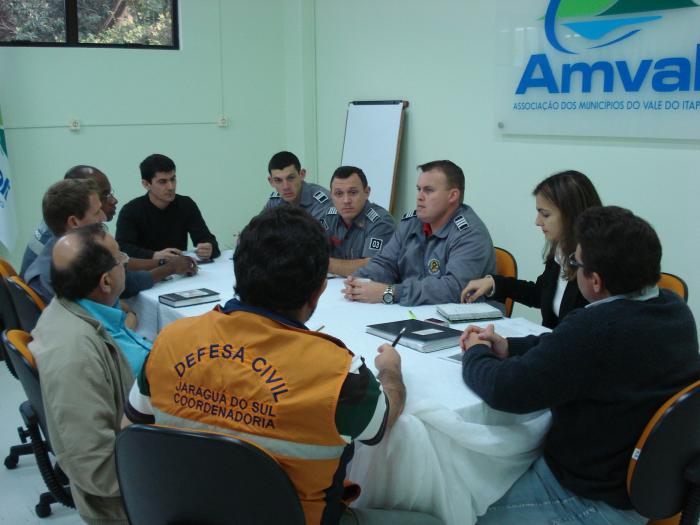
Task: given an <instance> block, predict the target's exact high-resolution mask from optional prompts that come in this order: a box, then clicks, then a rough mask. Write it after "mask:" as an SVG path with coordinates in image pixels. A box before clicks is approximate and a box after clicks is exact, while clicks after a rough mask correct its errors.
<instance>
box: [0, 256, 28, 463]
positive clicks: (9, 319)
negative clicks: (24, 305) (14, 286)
mask: <svg viewBox="0 0 700 525" xmlns="http://www.w3.org/2000/svg"><path fill="white" fill-rule="evenodd" d="M0 262H1V261H0ZM7 286H8V285H7V281H5V279H0V333H1V332H2V331H4V330H16V329H18V328H19V319H17V312H15V305H14V303H13V302H12V297H11V296H10V290H9V289H8V287H7ZM0 353H2V358H3V359H4V360H5V366H7V370H8V371H9V372H10V374H12V375H13V376H14V377H15V379H18V378H17V372H16V371H15V367H14V366H12V361H10V360H9V359H8V358H7V357H6V356H7V351H6V350H5V343H4V342H3V341H2V338H0ZM5 424H9V422H5ZM17 432H18V433H19V435H20V439H21V440H22V444H21V445H13V446H11V447H10V451H9V453H8V455H7V457H5V462H4V463H5V467H7V468H8V469H14V468H16V467H17V463H18V462H19V458H20V456H27V455H29V454H33V453H34V451H33V450H32V444H31V443H27V439H28V438H29V436H28V435H26V434H25V433H24V429H23V428H22V427H19V428H17Z"/></svg>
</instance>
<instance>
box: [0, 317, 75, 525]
mask: <svg viewBox="0 0 700 525" xmlns="http://www.w3.org/2000/svg"><path fill="white" fill-rule="evenodd" d="M31 340H32V338H31V336H30V335H29V334H28V333H27V332H24V331H22V330H5V331H4V332H3V333H2V341H3V343H4V344H5V348H6V349H7V356H8V358H9V359H10V360H11V361H12V364H13V366H14V368H15V370H16V372H17V377H18V379H19V381H20V383H21V384H22V388H23V389H24V393H25V394H26V395H27V401H25V402H24V403H22V404H21V405H20V407H19V411H20V414H21V415H22V419H23V420H24V424H25V428H24V429H19V432H20V437H21V438H22V439H23V441H24V440H26V438H27V437H28V438H29V441H30V444H31V447H32V451H33V452H34V457H35V458H36V464H37V466H38V467H39V472H41V477H42V478H43V480H44V483H45V484H46V487H47V488H48V489H49V491H48V492H44V493H42V494H41V495H40V496H39V503H37V505H36V506H35V508H34V509H35V511H36V514H37V516H39V517H40V518H45V517H46V516H48V515H50V514H51V504H52V503H62V504H63V505H65V506H67V507H71V508H74V507H75V505H74V504H73V498H72V496H71V493H70V488H69V487H68V486H67V485H68V478H67V477H66V475H65V474H64V473H63V471H62V470H61V469H60V467H59V466H58V464H56V465H54V464H53V463H52V462H51V458H49V452H50V451H51V444H50V442H49V439H48V432H47V431H46V416H45V414H44V403H43V400H42V395H41V385H40V384H39V374H38V372H37V369H36V362H35V361H34V356H33V355H32V353H31V352H30V351H29V348H28V347H27V345H28V344H29V342H30V341H31ZM42 436H43V437H42Z"/></svg>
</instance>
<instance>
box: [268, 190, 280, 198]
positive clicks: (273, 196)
mask: <svg viewBox="0 0 700 525" xmlns="http://www.w3.org/2000/svg"><path fill="white" fill-rule="evenodd" d="M279 197H280V194H279V192H278V191H273V192H272V193H270V198H271V199H279Z"/></svg>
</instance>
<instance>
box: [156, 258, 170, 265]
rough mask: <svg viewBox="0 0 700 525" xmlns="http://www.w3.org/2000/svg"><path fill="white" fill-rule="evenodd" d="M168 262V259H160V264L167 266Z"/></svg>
mask: <svg viewBox="0 0 700 525" xmlns="http://www.w3.org/2000/svg"><path fill="white" fill-rule="evenodd" d="M166 264H168V259H158V266H165V265H166Z"/></svg>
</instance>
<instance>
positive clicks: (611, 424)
mask: <svg viewBox="0 0 700 525" xmlns="http://www.w3.org/2000/svg"><path fill="white" fill-rule="evenodd" d="M574 232H575V236H576V241H577V243H578V246H577V248H576V252H575V253H573V254H571V257H570V259H569V261H570V263H571V265H572V266H573V267H575V268H576V269H577V270H576V281H577V284H578V287H579V289H580V290H581V294H582V295H583V296H584V297H585V298H586V300H588V301H589V302H590V304H589V305H588V306H586V307H585V308H579V309H577V310H575V311H573V312H571V313H570V314H568V315H567V316H566V318H564V319H563V320H562V321H561V322H560V323H559V325H557V327H556V328H555V329H554V331H553V332H552V333H551V334H544V335H542V336H539V337H535V336H530V337H523V338H508V339H505V338H503V337H501V336H500V335H498V334H496V333H494V330H493V325H489V326H488V327H487V328H485V329H482V328H477V327H473V326H470V327H469V328H467V329H466V330H465V332H464V334H463V335H462V347H463V348H464V349H465V350H466V352H465V353H464V356H463V359H462V375H463V378H464V381H465V383H466V384H467V386H469V388H471V389H472V390H473V391H474V392H476V393H477V394H478V395H479V396H481V397H482V399H484V401H486V402H487V403H488V404H489V405H490V406H491V407H493V408H495V409H498V410H504V411H506V412H514V413H526V412H533V411H536V410H543V409H549V410H551V412H552V427H551V428H550V430H549V433H548V434H547V437H546V439H545V443H544V450H543V456H542V457H541V458H540V459H539V460H537V461H536V462H535V463H534V464H533V466H531V467H530V469H529V470H528V471H527V472H526V473H525V474H523V476H522V477H521V478H520V479H519V480H518V481H516V482H515V484H514V485H513V487H511V489H510V490H509V491H508V492H507V493H506V494H505V496H503V497H502V498H501V499H500V500H499V501H497V502H496V503H494V504H493V505H492V506H491V507H490V508H489V510H488V511H487V512H486V514H485V515H484V516H482V517H481V518H479V525H494V524H498V525H511V524H515V523H569V524H572V525H576V524H583V523H615V524H640V525H641V524H643V523H646V519H645V518H643V517H642V516H640V515H639V514H638V513H637V512H635V510H634V509H633V508H632V505H631V503H630V500H629V498H628V496H627V490H626V486H625V481H626V473H627V465H628V463H629V461H630V457H631V456H632V451H633V449H634V446H635V443H636V442H637V440H638V439H639V437H640V435H641V433H642V431H643V429H644V427H645V425H646V423H647V422H648V421H649V420H650V419H651V417H652V416H653V414H654V413H655V412H656V410H657V409H658V408H659V407H660V406H661V405H662V404H663V403H664V402H665V401H666V400H667V399H668V398H669V397H671V396H672V395H674V394H675V393H676V392H678V391H679V390H680V389H681V388H683V387H685V386H687V385H688V384H690V383H692V382H694V381H695V380H697V379H698V377H700V355H698V340H697V334H696V330H695V321H694V320H693V316H692V314H691V312H690V310H689V309H688V307H687V305H686V304H685V303H684V302H683V300H682V299H681V298H680V297H678V296H677V295H676V294H674V293H673V292H670V291H667V290H659V288H657V286H656V283H657V282H658V280H659V272H660V267H661V244H660V242H659V239H658V237H657V235H656V232H655V231H654V229H653V228H652V227H651V226H650V225H649V224H648V223H647V222H646V221H644V220H642V219H640V218H639V217H636V216H635V215H633V214H632V212H630V211H629V210H625V209H622V208H618V207H616V206H607V207H595V208H589V209H587V210H586V211H584V212H583V213H582V214H581V215H579V217H578V219H577V220H576V223H575V228H574Z"/></svg>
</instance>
